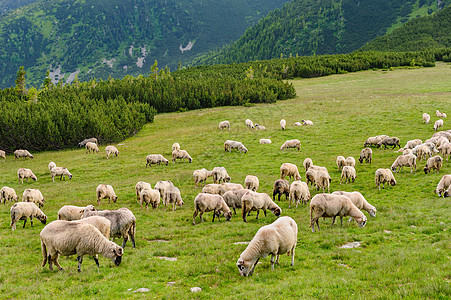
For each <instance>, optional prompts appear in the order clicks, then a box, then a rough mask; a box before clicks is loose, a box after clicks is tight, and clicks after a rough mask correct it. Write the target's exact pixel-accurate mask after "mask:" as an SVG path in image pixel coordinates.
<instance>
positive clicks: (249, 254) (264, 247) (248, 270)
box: [236, 217, 298, 276]
mask: <svg viewBox="0 0 451 300" xmlns="http://www.w3.org/2000/svg"><path fill="white" fill-rule="evenodd" d="M297 238H298V226H297V224H296V222H295V221H294V220H293V219H292V218H290V217H281V218H279V219H277V220H276V221H274V222H273V223H272V224H269V225H266V226H263V227H261V228H260V229H259V230H258V231H257V233H256V234H255V236H254V238H253V239H252V241H251V242H250V243H249V245H248V246H247V248H246V250H244V251H243V252H242V253H241V255H240V258H239V259H238V261H237V263H236V265H237V267H238V270H239V272H240V275H241V276H250V275H252V274H253V273H254V270H255V266H256V265H257V263H258V261H259V260H260V258H265V257H266V256H268V255H270V254H271V269H272V270H274V264H279V256H280V254H284V253H287V254H288V255H291V266H294V252H295V249H296V243H297ZM274 257H275V260H274Z"/></svg>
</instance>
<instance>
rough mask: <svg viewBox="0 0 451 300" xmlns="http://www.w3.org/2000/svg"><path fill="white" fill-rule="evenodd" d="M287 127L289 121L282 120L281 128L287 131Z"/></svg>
mask: <svg viewBox="0 0 451 300" xmlns="http://www.w3.org/2000/svg"><path fill="white" fill-rule="evenodd" d="M285 126H287V121H285V119H282V120H280V127H281V128H282V130H285Z"/></svg>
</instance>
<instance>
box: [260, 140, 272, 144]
mask: <svg viewBox="0 0 451 300" xmlns="http://www.w3.org/2000/svg"><path fill="white" fill-rule="evenodd" d="M259 143H260V144H271V143H272V142H271V140H270V139H260V141H259Z"/></svg>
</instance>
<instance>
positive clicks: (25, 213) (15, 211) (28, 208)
mask: <svg viewBox="0 0 451 300" xmlns="http://www.w3.org/2000/svg"><path fill="white" fill-rule="evenodd" d="M28 218H30V223H31V227H33V218H37V219H38V220H39V221H41V223H42V224H45V223H46V222H47V216H46V215H45V214H44V213H43V212H42V210H40V209H39V207H37V206H36V204H34V203H33V202H17V203H14V204H13V206H11V224H10V226H11V230H12V231H14V230H16V223H17V221H19V220H24V222H23V227H22V228H24V227H25V224H26V223H27V219H28Z"/></svg>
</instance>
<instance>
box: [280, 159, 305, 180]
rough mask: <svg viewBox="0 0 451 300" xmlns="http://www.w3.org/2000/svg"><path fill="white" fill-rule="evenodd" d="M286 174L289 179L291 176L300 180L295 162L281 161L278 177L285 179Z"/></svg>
mask: <svg viewBox="0 0 451 300" xmlns="http://www.w3.org/2000/svg"><path fill="white" fill-rule="evenodd" d="M286 176H288V177H289V178H290V180H291V177H294V179H295V180H301V175H299V171H298V167H297V166H296V165H295V164H291V163H283V164H282V165H281V166H280V178H281V179H285V177H286Z"/></svg>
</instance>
